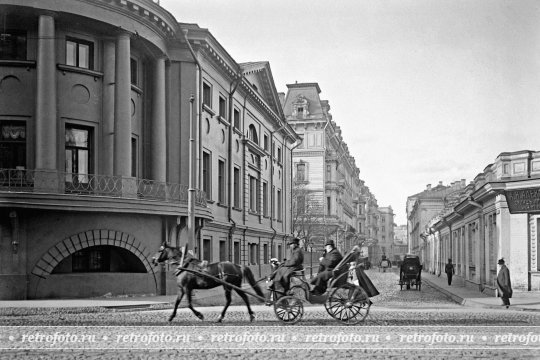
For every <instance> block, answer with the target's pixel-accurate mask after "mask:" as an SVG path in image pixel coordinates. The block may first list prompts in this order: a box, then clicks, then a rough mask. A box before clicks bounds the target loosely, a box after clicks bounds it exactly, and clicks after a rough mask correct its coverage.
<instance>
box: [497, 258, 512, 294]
mask: <svg viewBox="0 0 540 360" xmlns="http://www.w3.org/2000/svg"><path fill="white" fill-rule="evenodd" d="M497 287H498V288H499V292H500V294H501V295H502V296H501V297H505V298H511V297H512V293H513V291H512V284H511V283H510V270H508V268H507V267H506V265H502V266H501V270H499V274H498V275H497Z"/></svg>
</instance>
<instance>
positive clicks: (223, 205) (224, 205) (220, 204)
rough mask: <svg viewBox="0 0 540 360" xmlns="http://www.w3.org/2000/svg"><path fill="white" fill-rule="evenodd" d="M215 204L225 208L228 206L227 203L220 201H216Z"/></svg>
mask: <svg viewBox="0 0 540 360" xmlns="http://www.w3.org/2000/svg"><path fill="white" fill-rule="evenodd" d="M217 206H219V207H222V208H225V209H227V208H228V207H229V205H227V204H224V203H220V202H218V203H217Z"/></svg>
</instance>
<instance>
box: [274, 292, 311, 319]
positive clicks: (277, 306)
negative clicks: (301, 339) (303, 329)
mask: <svg viewBox="0 0 540 360" xmlns="http://www.w3.org/2000/svg"><path fill="white" fill-rule="evenodd" d="M274 313H275V314H276V317H277V318H278V319H279V320H280V321H281V322H283V323H285V324H296V323H297V322H298V321H300V320H301V319H302V316H304V305H303V304H302V300H300V299H298V298H296V297H294V296H283V297H281V298H279V299H278V300H277V301H276V302H275V303H274Z"/></svg>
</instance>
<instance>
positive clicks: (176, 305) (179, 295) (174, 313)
mask: <svg viewBox="0 0 540 360" xmlns="http://www.w3.org/2000/svg"><path fill="white" fill-rule="evenodd" d="M183 297H184V288H183V287H182V286H178V296H177V297H176V302H175V303H174V310H173V313H172V314H171V316H169V321H172V319H174V317H175V316H176V310H177V309H178V305H180V301H182V298H183Z"/></svg>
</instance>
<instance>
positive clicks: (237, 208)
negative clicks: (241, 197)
mask: <svg viewBox="0 0 540 360" xmlns="http://www.w3.org/2000/svg"><path fill="white" fill-rule="evenodd" d="M232 209H233V210H235V211H242V209H241V208H239V207H234V206H233V208H232Z"/></svg>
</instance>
